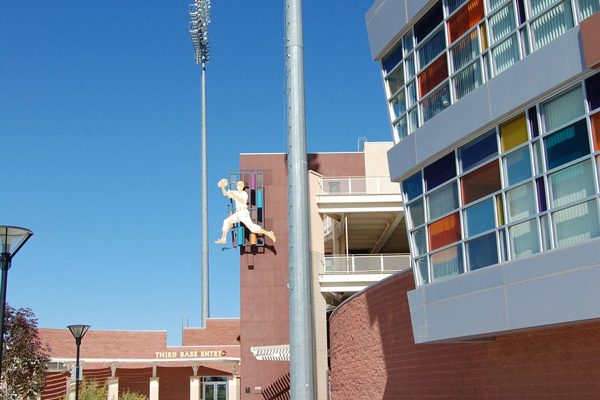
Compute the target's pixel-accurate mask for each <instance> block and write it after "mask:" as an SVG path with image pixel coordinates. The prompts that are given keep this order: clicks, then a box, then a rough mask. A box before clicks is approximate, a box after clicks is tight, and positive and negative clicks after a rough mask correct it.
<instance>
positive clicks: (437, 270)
mask: <svg viewBox="0 0 600 400" xmlns="http://www.w3.org/2000/svg"><path fill="white" fill-rule="evenodd" d="M431 269H432V273H433V280H434V281H436V280H440V279H446V278H450V277H452V276H455V275H459V274H462V273H463V272H464V265H463V257H462V250H461V248H460V246H455V247H451V248H448V249H445V250H442V251H440V252H438V253H435V254H432V255H431Z"/></svg>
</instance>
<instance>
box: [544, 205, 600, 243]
mask: <svg viewBox="0 0 600 400" xmlns="http://www.w3.org/2000/svg"><path fill="white" fill-rule="evenodd" d="M552 217H553V219H554V226H555V227H556V244H557V245H558V247H566V246H572V245H574V244H577V243H581V242H584V241H586V240H589V239H593V238H595V237H598V236H599V235H600V223H599V221H598V205H597V203H596V200H591V201H588V202H585V203H582V204H577V205H576V206H573V207H569V208H565V209H564V210H560V211H557V212H555V213H554V214H552Z"/></svg>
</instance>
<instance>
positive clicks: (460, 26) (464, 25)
mask: <svg viewBox="0 0 600 400" xmlns="http://www.w3.org/2000/svg"><path fill="white" fill-rule="evenodd" d="M482 18H483V0H470V1H469V2H468V3H467V4H466V5H465V6H464V7H462V8H461V9H460V10H459V11H458V12H456V14H454V15H453V16H452V17H450V19H449V20H448V33H449V36H450V43H452V42H454V41H455V40H456V39H458V38H459V37H460V36H462V35H463V34H464V33H465V32H466V31H468V30H469V29H471V28H472V27H474V26H475V25H477V24H478V23H479V21H481V19H482Z"/></svg>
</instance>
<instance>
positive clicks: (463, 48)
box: [452, 31, 479, 71]
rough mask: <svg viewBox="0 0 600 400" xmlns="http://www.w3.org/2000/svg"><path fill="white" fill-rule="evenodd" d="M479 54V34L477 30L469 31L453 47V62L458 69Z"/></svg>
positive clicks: (455, 68)
mask: <svg viewBox="0 0 600 400" xmlns="http://www.w3.org/2000/svg"><path fill="white" fill-rule="evenodd" d="M478 55H479V36H478V35H477V31H473V32H471V33H469V34H468V35H467V36H466V37H465V38H463V39H462V40H461V41H460V42H458V43H457V44H456V46H454V47H453V48H452V64H453V67H454V71H458V70H459V69H461V68H462V67H464V66H465V65H467V64H468V63H470V62H471V60H474V59H475V58H476V57H477V56H478Z"/></svg>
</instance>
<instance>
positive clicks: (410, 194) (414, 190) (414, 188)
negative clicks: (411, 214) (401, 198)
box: [402, 171, 423, 201]
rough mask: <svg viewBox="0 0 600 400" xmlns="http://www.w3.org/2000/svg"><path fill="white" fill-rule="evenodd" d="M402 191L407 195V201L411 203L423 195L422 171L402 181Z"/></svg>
mask: <svg viewBox="0 0 600 400" xmlns="http://www.w3.org/2000/svg"><path fill="white" fill-rule="evenodd" d="M402 191H403V192H404V194H405V195H406V197H407V199H406V200H407V201H411V200H412V199H414V198H416V197H419V196H420V195H422V194H423V179H422V175H421V171H419V172H417V173H416V174H413V175H411V176H410V177H409V178H407V179H405V180H404V181H402Z"/></svg>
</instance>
